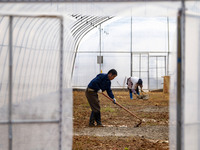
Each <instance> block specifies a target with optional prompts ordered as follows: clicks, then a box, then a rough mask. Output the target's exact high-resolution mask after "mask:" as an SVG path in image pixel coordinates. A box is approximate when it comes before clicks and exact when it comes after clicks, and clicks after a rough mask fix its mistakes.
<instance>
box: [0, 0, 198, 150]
mask: <svg viewBox="0 0 200 150" xmlns="http://www.w3.org/2000/svg"><path fill="white" fill-rule="evenodd" d="M199 31H200V2H199V1H197V0H194V1H192V0H191V1H190V0H174V1H172V0H149V1H144V0H124V1H120V0H117V1H114V0H103V1H100V0H94V1H92V0H80V1H79V0H76V1H73V0H53V1H51V0H0V149H2V150H23V149H26V150H27V149H28V150H42V149H48V150H67V149H72V137H73V113H72V112H73V97H72V91H73V89H85V88H86V87H87V85H88V83H89V81H90V80H91V79H92V78H94V77H95V76H96V75H97V74H98V73H102V72H104V73H107V72H108V71H109V70H110V69H112V68H115V69H116V70H117V71H118V74H119V75H118V76H117V78H116V80H115V81H113V82H112V88H114V89H125V88H126V80H127V78H128V77H130V76H138V77H140V78H142V79H143V81H144V89H145V90H146V91H150V90H158V89H162V88H163V82H164V81H163V78H164V76H170V106H169V107H170V111H169V116H170V123H169V130H170V131H169V140H170V143H169V144H170V149H177V150H182V149H186V150H191V149H192V150H198V149H200V144H199V139H200V111H199V108H200V99H199V97H200V94H199V93H200V92H199V91H200V87H199V85H200V80H199V77H200V67H199V64H200V63H199V57H200V45H199V38H200V37H199V33H200V32H199ZM191 97H192V98H193V99H191Z"/></svg>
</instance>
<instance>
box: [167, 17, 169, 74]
mask: <svg viewBox="0 0 200 150" xmlns="http://www.w3.org/2000/svg"><path fill="white" fill-rule="evenodd" d="M167 43H168V46H167V47H168V49H167V50H168V53H167V75H169V49H170V48H169V46H170V43H169V17H167Z"/></svg>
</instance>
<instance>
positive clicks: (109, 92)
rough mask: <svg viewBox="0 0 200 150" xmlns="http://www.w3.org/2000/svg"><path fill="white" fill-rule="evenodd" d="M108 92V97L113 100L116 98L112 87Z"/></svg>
mask: <svg viewBox="0 0 200 150" xmlns="http://www.w3.org/2000/svg"><path fill="white" fill-rule="evenodd" d="M106 92H107V94H108V96H109V97H110V98H112V99H113V98H114V95H113V92H112V90H111V88H110V87H109V88H108V89H107V90H106Z"/></svg>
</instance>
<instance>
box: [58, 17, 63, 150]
mask: <svg viewBox="0 0 200 150" xmlns="http://www.w3.org/2000/svg"><path fill="white" fill-rule="evenodd" d="M63 32H64V30H63V18H60V74H59V76H60V80H59V82H60V83H59V84H60V86H59V93H60V94H59V103H60V106H59V108H60V114H59V150H62V103H63Z"/></svg>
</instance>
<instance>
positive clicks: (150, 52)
mask: <svg viewBox="0 0 200 150" xmlns="http://www.w3.org/2000/svg"><path fill="white" fill-rule="evenodd" d="M77 53H100V51H77ZM101 53H132V54H152V53H162V54H163V53H164V54H168V53H171V52H164V51H161V52H160V51H159V52H157V51H148V52H147V51H144V52H142V51H141V52H130V51H101Z"/></svg>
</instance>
